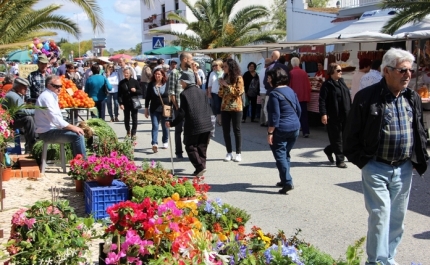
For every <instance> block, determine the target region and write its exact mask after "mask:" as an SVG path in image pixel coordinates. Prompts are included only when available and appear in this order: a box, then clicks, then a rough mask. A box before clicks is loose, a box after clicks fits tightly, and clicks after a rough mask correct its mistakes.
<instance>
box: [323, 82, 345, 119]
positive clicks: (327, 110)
mask: <svg viewBox="0 0 430 265" xmlns="http://www.w3.org/2000/svg"><path fill="white" fill-rule="evenodd" d="M335 82H336V81H334V80H333V79H331V78H329V79H327V81H325V82H324V83H323V84H322V86H321V89H320V96H319V111H320V115H321V116H323V115H327V116H328V117H329V122H330V120H331V121H336V122H340V121H344V120H345V119H346V117H348V114H349V111H350V109H351V94H350V93H349V89H348V87H347V86H346V84H345V81H344V80H343V78H340V79H339V81H338V82H339V86H338V87H339V89H340V90H341V98H340V100H339V99H338V97H337V95H336V87H335V86H336V84H335ZM340 104H342V106H343V107H342V108H339V107H340ZM340 109H341V110H343V111H344V113H340V112H339V110H340ZM342 117H343V119H342Z"/></svg>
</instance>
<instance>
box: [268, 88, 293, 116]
mask: <svg viewBox="0 0 430 265" xmlns="http://www.w3.org/2000/svg"><path fill="white" fill-rule="evenodd" d="M273 92H275V93H276V94H278V95H280V96H282V97H283V98H285V100H286V101H287V102H288V103H290V106H291V107H292V108H293V110H294V112H296V114H297V109H296V108H295V107H294V105H293V103H292V102H291V100H289V99H288V98H287V97H286V96H285V95H284V94H282V93H280V92H278V91H275V90H273Z"/></svg>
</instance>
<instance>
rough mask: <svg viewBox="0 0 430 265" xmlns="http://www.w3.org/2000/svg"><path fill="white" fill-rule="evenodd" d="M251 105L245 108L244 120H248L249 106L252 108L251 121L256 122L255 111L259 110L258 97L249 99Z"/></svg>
mask: <svg viewBox="0 0 430 265" xmlns="http://www.w3.org/2000/svg"><path fill="white" fill-rule="evenodd" d="M248 100H249V105H248V106H246V107H244V108H243V117H242V120H246V117H248V110H249V106H251V121H254V120H255V110H256V109H257V97H248Z"/></svg>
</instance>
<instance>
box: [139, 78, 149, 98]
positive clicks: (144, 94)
mask: <svg viewBox="0 0 430 265" xmlns="http://www.w3.org/2000/svg"><path fill="white" fill-rule="evenodd" d="M140 87H141V88H142V98H143V99H146V90H147V89H148V83H146V82H141V83H140Z"/></svg>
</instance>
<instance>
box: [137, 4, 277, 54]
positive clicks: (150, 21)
mask: <svg viewBox="0 0 430 265" xmlns="http://www.w3.org/2000/svg"><path fill="white" fill-rule="evenodd" d="M195 2H196V1H195V0H190V3H192V4H194V3H195ZM272 4H273V0H267V1H263V2H261V1H260V0H241V1H240V2H239V3H238V4H237V5H236V6H235V8H234V9H233V13H234V11H235V10H239V9H242V8H243V7H245V6H249V5H264V6H266V7H267V8H269V9H270V6H271V5H272ZM172 12H175V13H177V14H180V15H181V16H184V17H185V18H186V19H187V20H188V21H195V20H196V18H195V17H194V16H193V14H192V13H191V11H190V9H189V8H188V7H187V6H186V5H185V4H184V3H183V2H182V1H181V0H158V1H155V8H154V9H149V8H148V7H146V6H145V5H144V4H143V1H140V14H141V32H142V53H143V52H146V51H149V50H152V49H153V47H152V38H153V37H154V36H162V37H164V40H165V43H166V45H169V44H170V42H171V41H172V40H174V39H175V37H174V36H172V35H165V34H154V33H150V30H151V29H157V30H172V31H177V32H181V33H185V31H186V25H185V24H182V23H178V22H177V21H169V20H168V19H167V16H168V14H169V13H172ZM153 15H154V16H153Z"/></svg>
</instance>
